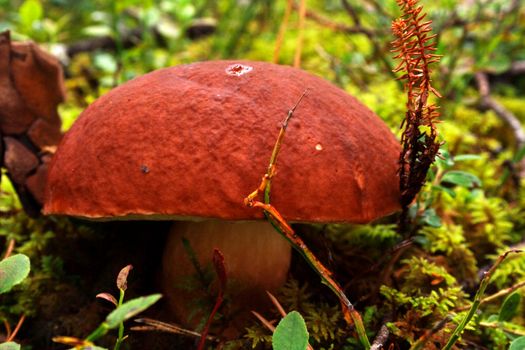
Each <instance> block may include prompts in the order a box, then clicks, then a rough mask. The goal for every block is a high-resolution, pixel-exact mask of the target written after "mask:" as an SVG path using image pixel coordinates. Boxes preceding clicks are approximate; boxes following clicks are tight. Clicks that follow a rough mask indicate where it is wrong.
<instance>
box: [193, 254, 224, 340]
mask: <svg viewBox="0 0 525 350" xmlns="http://www.w3.org/2000/svg"><path fill="white" fill-rule="evenodd" d="M213 266H214V267H215V273H216V274H217V277H218V279H219V287H218V289H219V290H218V291H217V299H216V301H215V306H214V307H213V310H212V311H211V313H210V316H209V317H208V320H207V321H206V325H205V326H204V329H203V330H202V333H201V339H200V341H199V345H198V346H197V350H202V349H204V345H205V344H206V337H207V336H208V331H209V330H210V325H211V323H212V321H213V317H215V314H216V313H217V310H219V307H220V306H221V304H222V301H223V299H224V290H225V289H226V282H227V277H226V267H225V266H224V255H223V254H222V253H221V251H220V250H219V249H217V248H215V249H213Z"/></svg>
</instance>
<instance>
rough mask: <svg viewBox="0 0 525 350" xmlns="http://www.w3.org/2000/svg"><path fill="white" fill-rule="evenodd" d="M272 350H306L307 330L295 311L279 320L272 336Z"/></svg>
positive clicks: (299, 315) (301, 318)
mask: <svg viewBox="0 0 525 350" xmlns="http://www.w3.org/2000/svg"><path fill="white" fill-rule="evenodd" d="M272 347H273V349H274V350H306V348H307V347H308V330H307V329H306V323H305V322H304V319H303V317H302V316H301V314H300V313H298V312H297V311H292V312H290V313H288V314H287V315H286V316H285V317H284V318H282V319H281V321H280V322H279V324H278V325H277V327H276V328H275V331H274V332H273V336H272Z"/></svg>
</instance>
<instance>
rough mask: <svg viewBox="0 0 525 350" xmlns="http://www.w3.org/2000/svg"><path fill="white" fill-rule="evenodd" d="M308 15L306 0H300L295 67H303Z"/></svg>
mask: <svg viewBox="0 0 525 350" xmlns="http://www.w3.org/2000/svg"><path fill="white" fill-rule="evenodd" d="M305 17H306V0H300V2H299V28H298V32H299V33H298V34H297V46H296V47H295V57H294V60H293V66H294V67H295V68H301V55H302V53H303V41H304V19H305Z"/></svg>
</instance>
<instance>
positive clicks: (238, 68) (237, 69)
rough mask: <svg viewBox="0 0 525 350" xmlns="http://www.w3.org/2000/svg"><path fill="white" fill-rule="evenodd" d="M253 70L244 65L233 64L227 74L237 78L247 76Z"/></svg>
mask: <svg viewBox="0 0 525 350" xmlns="http://www.w3.org/2000/svg"><path fill="white" fill-rule="evenodd" d="M252 69H253V67H250V66H246V65H244V64H240V63H236V64H232V65H231V66H228V68H226V74H228V75H235V76H241V75H243V74H246V73H248V72H250V71H251V70H252Z"/></svg>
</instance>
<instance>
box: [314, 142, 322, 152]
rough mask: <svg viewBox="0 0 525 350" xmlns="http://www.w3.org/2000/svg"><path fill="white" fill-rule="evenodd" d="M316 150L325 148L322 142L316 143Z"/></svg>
mask: <svg viewBox="0 0 525 350" xmlns="http://www.w3.org/2000/svg"><path fill="white" fill-rule="evenodd" d="M315 150H316V151H322V150H323V145H321V144H320V143H318V144H317V145H315Z"/></svg>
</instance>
